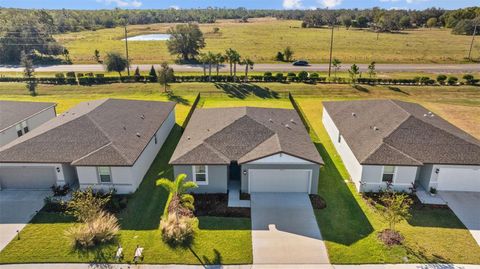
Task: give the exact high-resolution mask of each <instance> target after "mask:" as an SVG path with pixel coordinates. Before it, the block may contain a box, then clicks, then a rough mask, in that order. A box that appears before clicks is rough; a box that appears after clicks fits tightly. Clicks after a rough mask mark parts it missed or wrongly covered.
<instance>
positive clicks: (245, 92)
mask: <svg viewBox="0 0 480 269" xmlns="http://www.w3.org/2000/svg"><path fill="white" fill-rule="evenodd" d="M215 87H216V88H217V89H221V90H223V91H224V92H225V93H226V94H227V95H228V96H229V97H232V98H238V99H245V98H246V97H248V96H249V95H252V94H253V95H255V96H257V97H260V98H263V99H267V98H268V99H270V98H274V99H278V98H280V96H279V94H278V92H276V91H271V90H270V89H269V88H267V87H260V86H258V85H254V84H248V83H215Z"/></svg>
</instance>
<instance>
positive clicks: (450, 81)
mask: <svg viewBox="0 0 480 269" xmlns="http://www.w3.org/2000/svg"><path fill="white" fill-rule="evenodd" d="M447 83H448V85H457V83H458V78H457V77H449V78H448V80H447Z"/></svg>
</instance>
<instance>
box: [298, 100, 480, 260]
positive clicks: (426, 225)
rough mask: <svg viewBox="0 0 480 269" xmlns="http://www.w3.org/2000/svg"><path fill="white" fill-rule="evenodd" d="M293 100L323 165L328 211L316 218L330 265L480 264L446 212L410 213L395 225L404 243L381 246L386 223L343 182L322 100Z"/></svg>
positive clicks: (345, 174)
mask: <svg viewBox="0 0 480 269" xmlns="http://www.w3.org/2000/svg"><path fill="white" fill-rule="evenodd" d="M297 100H298V102H299V103H300V106H301V107H302V109H303V110H304V112H305V114H306V115H307V117H308V119H309V121H310V123H311V124H312V126H313V128H314V130H315V132H316V134H317V136H318V138H314V139H315V141H314V142H315V144H316V146H317V148H318V149H319V151H320V153H321V155H322V157H323V160H324V161H325V166H324V167H323V168H322V169H321V171H320V180H319V187H318V189H319V194H320V195H321V196H322V197H323V198H325V200H326V201H327V208H326V209H324V210H318V211H316V212H315V214H316V216H317V221H318V223H319V226H320V228H321V231H322V234H323V236H324V238H325V240H326V244H327V248H328V252H329V255H330V260H331V262H332V263H337V264H343V263H402V262H409V263H436V262H451V263H473V264H478V263H480V247H479V246H478V245H477V243H476V242H475V240H474V239H473V237H472V236H471V234H470V233H469V232H468V230H466V228H465V227H464V225H463V224H462V223H461V222H460V221H459V220H458V218H457V217H456V216H455V215H454V213H453V212H452V211H451V210H449V209H430V208H415V209H413V210H412V219H411V220H410V221H409V222H403V223H401V224H400V225H398V227H397V228H398V229H399V231H400V232H401V233H402V234H403V235H404V236H405V239H406V242H405V245H404V246H397V247H392V248H388V247H385V246H384V245H383V244H382V243H381V242H380V241H379V240H378V239H377V233H378V232H379V231H381V230H382V229H385V228H386V227H387V224H386V223H385V222H384V221H383V219H382V218H381V217H380V215H379V214H378V212H377V211H376V210H375V209H374V208H372V207H371V206H369V205H367V203H366V202H365V200H363V198H361V196H360V195H359V194H358V193H357V191H356V190H355V187H354V185H353V184H352V183H350V182H348V181H346V180H348V179H349V175H348V172H347V171H346V169H345V167H344V165H343V163H342V161H341V159H340V156H339V155H338V154H337V152H336V151H335V148H334V147H333V144H332V143H331V141H330V138H329V136H328V134H327V133H326V131H325V129H324V127H323V124H322V122H321V115H322V103H321V102H322V100H324V99H320V98H308V99H305V98H297ZM313 137H315V136H313Z"/></svg>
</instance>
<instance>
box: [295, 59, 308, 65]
mask: <svg viewBox="0 0 480 269" xmlns="http://www.w3.org/2000/svg"><path fill="white" fill-rule="evenodd" d="M293 65H294V66H309V65H310V64H309V63H308V62H307V61H304V60H300V61H295V62H293Z"/></svg>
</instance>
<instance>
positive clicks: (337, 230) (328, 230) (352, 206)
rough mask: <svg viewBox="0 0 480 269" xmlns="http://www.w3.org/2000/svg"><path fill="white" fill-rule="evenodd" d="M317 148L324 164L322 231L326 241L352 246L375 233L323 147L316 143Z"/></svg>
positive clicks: (320, 216) (320, 181) (318, 218)
mask: <svg viewBox="0 0 480 269" xmlns="http://www.w3.org/2000/svg"><path fill="white" fill-rule="evenodd" d="M315 146H316V147H317V150H318V151H319V152H320V155H321V156H322V158H323V161H324V163H325V165H324V167H323V168H322V169H321V170H320V180H319V188H318V189H319V194H320V196H322V197H324V198H325V200H326V202H327V207H326V208H325V209H322V210H317V211H316V213H317V214H316V216H317V221H318V222H319V223H320V230H321V231H322V235H323V237H324V238H325V240H328V241H332V242H335V243H339V244H342V245H351V244H353V243H355V242H357V241H359V240H361V239H363V238H365V237H367V236H368V235H369V234H371V233H372V232H373V231H374V229H373V227H372V225H371V224H370V221H369V220H368V218H367V217H366V216H365V214H364V212H363V210H362V209H361V208H360V206H359V205H358V203H357V201H356V200H355V197H354V196H353V195H352V193H351V192H350V190H349V188H348V186H347V184H346V183H345V182H344V179H343V177H342V175H341V174H340V171H339V170H338V168H337V166H336V165H335V162H334V161H333V160H332V158H331V157H330V154H328V152H327V150H326V149H325V147H324V146H323V144H321V143H318V142H316V143H315Z"/></svg>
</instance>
